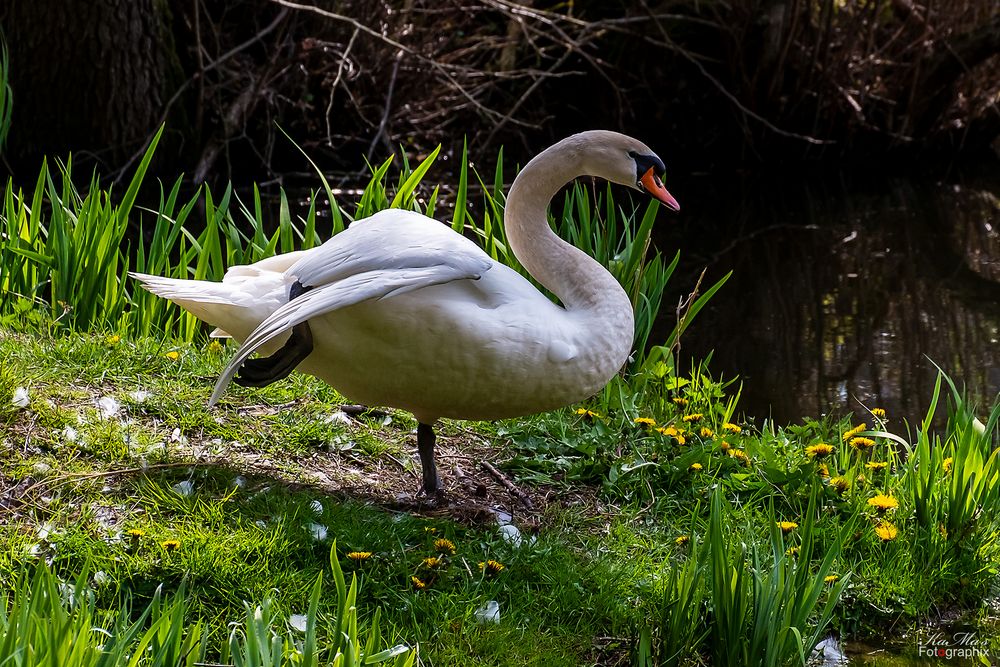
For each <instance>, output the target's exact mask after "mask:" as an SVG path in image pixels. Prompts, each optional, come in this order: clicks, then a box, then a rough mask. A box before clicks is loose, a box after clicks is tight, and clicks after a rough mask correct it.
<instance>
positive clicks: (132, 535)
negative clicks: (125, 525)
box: [125, 528, 146, 540]
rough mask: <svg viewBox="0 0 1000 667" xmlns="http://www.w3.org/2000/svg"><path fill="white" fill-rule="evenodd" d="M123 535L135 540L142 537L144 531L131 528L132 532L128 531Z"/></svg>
mask: <svg viewBox="0 0 1000 667" xmlns="http://www.w3.org/2000/svg"><path fill="white" fill-rule="evenodd" d="M125 534H126V535H128V536H129V537H130V538H131V539H133V540H137V539H139V538H140V537H142V536H143V535H145V534H146V531H144V530H142V529H141V528H133V529H132V530H130V531H128V532H127V533H125Z"/></svg>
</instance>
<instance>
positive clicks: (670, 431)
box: [656, 426, 681, 438]
mask: <svg viewBox="0 0 1000 667" xmlns="http://www.w3.org/2000/svg"><path fill="white" fill-rule="evenodd" d="M656 432H657V433H659V434H661V435H665V436H667V437H670V438H676V437H677V436H678V435H680V434H681V432H680V431H678V430H677V428H676V427H675V426H667V427H666V428H664V427H662V426H661V427H659V428H657V429H656Z"/></svg>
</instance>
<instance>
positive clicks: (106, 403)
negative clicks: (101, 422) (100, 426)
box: [97, 396, 122, 419]
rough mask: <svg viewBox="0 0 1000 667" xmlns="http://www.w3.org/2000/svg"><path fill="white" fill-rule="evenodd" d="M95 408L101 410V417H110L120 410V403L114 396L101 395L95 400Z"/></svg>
mask: <svg viewBox="0 0 1000 667" xmlns="http://www.w3.org/2000/svg"><path fill="white" fill-rule="evenodd" d="M97 409H98V410H100V412H101V419H111V418H112V417H115V416H117V415H118V413H119V412H121V409H122V404H121V403H119V402H118V401H117V399H115V397H114V396H101V398H99V399H98V400H97Z"/></svg>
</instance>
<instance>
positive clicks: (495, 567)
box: [479, 560, 505, 577]
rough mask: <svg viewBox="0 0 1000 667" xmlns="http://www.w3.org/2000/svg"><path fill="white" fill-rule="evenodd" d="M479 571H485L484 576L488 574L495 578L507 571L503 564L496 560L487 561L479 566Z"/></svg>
mask: <svg viewBox="0 0 1000 667" xmlns="http://www.w3.org/2000/svg"><path fill="white" fill-rule="evenodd" d="M479 569H480V570H482V571H483V574H487V575H489V576H491V577H495V576H497V575H498V574H500V573H501V572H503V570H504V569H505V566H504V564H503V563H501V562H499V561H495V560H487V561H486V562H483V563H480V564H479Z"/></svg>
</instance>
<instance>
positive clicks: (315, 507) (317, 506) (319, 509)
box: [309, 500, 323, 514]
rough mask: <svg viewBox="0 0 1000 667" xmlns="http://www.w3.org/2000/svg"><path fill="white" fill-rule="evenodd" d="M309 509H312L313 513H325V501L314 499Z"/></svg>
mask: <svg viewBox="0 0 1000 667" xmlns="http://www.w3.org/2000/svg"><path fill="white" fill-rule="evenodd" d="M309 509H311V510H312V511H313V514H322V513H323V503H321V502H320V501H318V500H314V501H312V502H311V503H309Z"/></svg>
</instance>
